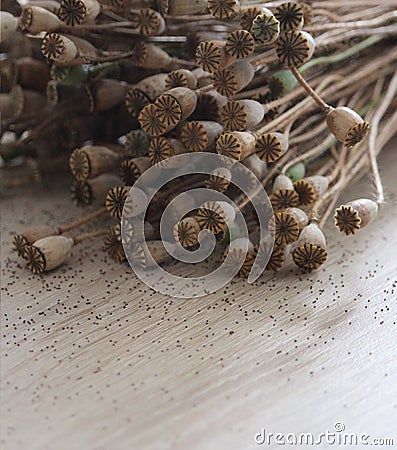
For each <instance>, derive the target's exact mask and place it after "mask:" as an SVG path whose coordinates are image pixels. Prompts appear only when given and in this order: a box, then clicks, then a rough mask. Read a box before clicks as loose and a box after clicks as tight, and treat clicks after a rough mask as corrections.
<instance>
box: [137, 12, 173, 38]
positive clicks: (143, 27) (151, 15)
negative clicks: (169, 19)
mask: <svg viewBox="0 0 397 450" xmlns="http://www.w3.org/2000/svg"><path fill="white" fill-rule="evenodd" d="M132 23H133V24H134V28H136V29H137V30H138V31H139V33H141V34H143V35H144V36H156V35H159V34H162V33H164V31H165V28H166V25H165V20H164V19H163V17H162V16H161V14H160V13H159V12H157V11H154V10H153V9H151V8H143V9H140V10H139V11H138V12H136V13H134V14H133V16H132Z"/></svg>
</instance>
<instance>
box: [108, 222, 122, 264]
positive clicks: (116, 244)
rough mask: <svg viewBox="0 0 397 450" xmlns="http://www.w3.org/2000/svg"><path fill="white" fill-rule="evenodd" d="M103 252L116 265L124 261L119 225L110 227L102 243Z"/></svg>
mask: <svg viewBox="0 0 397 450" xmlns="http://www.w3.org/2000/svg"><path fill="white" fill-rule="evenodd" d="M103 245H104V250H105V252H106V253H107V254H108V255H109V256H110V258H112V259H113V260H115V261H116V262H118V263H122V262H124V261H125V260H126V256H125V253H124V247H123V242H122V239H121V230H120V224H117V225H115V226H113V227H110V228H109V229H108V231H107V233H106V235H105V239H104V241H103Z"/></svg>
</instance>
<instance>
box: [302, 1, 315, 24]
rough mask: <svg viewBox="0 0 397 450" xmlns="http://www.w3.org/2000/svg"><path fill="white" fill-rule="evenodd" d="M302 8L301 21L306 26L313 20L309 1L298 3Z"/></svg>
mask: <svg viewBox="0 0 397 450" xmlns="http://www.w3.org/2000/svg"><path fill="white" fill-rule="evenodd" d="M300 7H301V8H302V10H303V23H304V24H305V25H306V26H307V25H310V24H311V23H312V22H313V17H314V11H313V7H312V6H311V5H310V3H300Z"/></svg>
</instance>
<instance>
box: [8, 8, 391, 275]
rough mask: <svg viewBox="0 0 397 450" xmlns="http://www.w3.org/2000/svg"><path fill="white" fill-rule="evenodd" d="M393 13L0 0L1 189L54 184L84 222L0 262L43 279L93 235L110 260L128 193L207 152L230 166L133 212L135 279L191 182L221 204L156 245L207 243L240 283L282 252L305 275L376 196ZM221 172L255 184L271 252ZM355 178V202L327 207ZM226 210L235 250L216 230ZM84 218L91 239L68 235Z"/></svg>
mask: <svg viewBox="0 0 397 450" xmlns="http://www.w3.org/2000/svg"><path fill="white" fill-rule="evenodd" d="M396 8H397V2H396V1H394V0H391V1H388V2H376V1H374V0H365V1H359V0H334V1H325V0H324V1H320V0H318V1H314V0H313V1H307V0H301V1H290V2H283V1H273V2H261V1H259V0H258V1H246V2H245V1H242V0H240V1H239V0H208V1H207V0H196V1H194V2H192V1H190V0H61V1H58V0H31V1H29V2H28V3H26V4H22V3H21V4H19V3H18V2H16V1H12V0H4V1H3V2H2V5H1V57H2V63H1V79H2V83H1V94H0V95H1V142H0V144H1V147H0V154H1V159H2V167H1V170H2V172H3V185H4V187H5V188H6V189H13V188H15V187H17V186H18V187H20V186H23V185H26V186H31V185H32V183H34V182H37V183H40V182H41V181H42V179H43V177H46V176H50V175H51V174H54V173H58V174H62V173H66V172H68V173H69V171H71V173H72V175H73V182H72V185H71V198H72V200H71V201H74V202H75V203H76V204H77V205H78V206H80V207H82V208H83V209H84V213H83V214H82V216H81V218H80V219H79V220H77V221H75V222H73V223H70V224H62V225H59V224H57V225H56V226H48V225H43V226H40V227H34V228H31V229H28V230H25V231H22V232H21V233H19V234H17V235H16V236H15V237H14V242H13V244H14V249H15V251H16V252H17V254H18V255H19V256H20V257H21V258H23V259H24V260H25V261H26V264H27V266H28V268H29V269H31V270H32V271H33V272H34V273H42V272H46V271H49V270H52V269H54V268H56V267H58V266H60V265H61V264H62V263H63V262H64V261H65V260H66V259H68V258H69V256H70V254H71V251H72V249H73V247H75V246H76V245H78V244H79V243H80V242H82V241H85V240H86V239H98V238H102V239H103V242H104V247H105V251H106V252H107V254H108V255H109V257H110V258H112V259H114V260H116V261H118V262H123V261H125V260H126V255H125V251H124V247H123V242H122V237H121V227H120V221H121V218H122V214H123V207H124V204H125V202H126V199H127V197H128V194H129V191H130V188H131V186H133V185H134V183H135V182H136V180H137V179H138V178H139V177H140V176H141V175H142V174H143V173H145V172H146V171H147V170H148V169H149V168H150V167H152V166H155V165H161V164H163V163H164V162H165V161H167V160H168V159H169V158H171V157H172V156H175V155H181V154H187V153H190V152H211V153H217V154H219V155H221V156H223V157H228V161H229V162H228V163H226V159H225V164H224V165H220V167H219V168H217V169H216V170H214V171H213V173H211V174H210V175H202V174H200V173H197V174H196V175H193V176H188V177H187V176H182V177H180V178H179V179H177V180H174V181H173V182H171V183H169V184H168V185H166V186H165V187H163V188H162V189H161V190H160V191H159V192H158V193H157V194H156V196H155V197H154V199H153V201H152V204H151V205H150V206H149V209H148V211H147V212H146V216H145V221H144V234H145V239H146V241H147V247H145V249H143V247H142V246H140V245H139V243H138V244H136V245H135V247H134V249H132V250H131V254H132V256H131V255H129V257H130V256H131V257H133V258H136V259H137V260H139V261H140V264H141V266H142V267H146V266H147V265H148V264H149V261H150V260H153V259H154V260H155V261H156V262H157V263H166V262H167V261H169V260H170V255H169V254H168V253H167V252H166V249H165V247H164V243H163V242H162V240H161V239H160V234H159V221H160V218H161V214H162V212H163V211H164V209H165V208H166V207H167V205H168V204H169V203H170V202H171V200H172V199H173V198H175V197H176V196H177V195H178V194H180V193H181V192H185V191H188V190H189V189H192V188H193V187H205V188H207V189H211V190H214V191H217V192H219V193H222V194H225V195H227V196H228V197H229V198H230V199H232V200H233V203H234V206H231V205H230V204H228V203H227V202H222V201H208V202H204V203H203V204H202V205H201V206H200V207H199V208H196V209H193V210H191V211H190V212H189V213H188V214H186V216H185V217H183V218H182V219H180V220H179V221H178V222H177V223H176V225H175V227H174V230H173V232H172V236H173V238H174V239H175V240H177V241H179V242H180V244H182V246H183V247H185V248H187V249H195V248H196V247H197V246H198V245H199V237H198V236H199V233H200V231H201V230H209V231H211V232H212V233H213V234H214V235H215V236H216V238H217V242H218V245H220V246H223V249H224V252H225V254H226V253H227V252H230V253H232V254H233V255H234V256H233V259H232V261H235V264H236V265H239V267H241V268H240V269H239V271H238V275H239V276H242V277H246V276H247V275H248V273H249V272H250V269H251V267H252V265H253V263H254V261H255V260H260V259H261V258H262V259H263V260H264V261H265V262H264V266H265V268H266V269H267V270H272V271H278V270H280V269H281V268H282V266H283V265H284V263H285V260H286V258H287V256H288V255H291V256H292V259H293V261H294V262H295V264H296V265H297V266H299V267H300V268H302V269H304V270H314V269H317V268H318V267H320V266H321V265H322V264H324V262H325V261H326V259H327V249H326V239H325V236H324V233H323V228H324V225H325V223H326V221H327V219H328V218H329V217H330V216H333V217H334V222H335V225H336V227H337V228H338V229H339V231H340V232H341V233H344V234H345V235H347V236H351V235H354V234H356V233H357V232H359V231H360V230H361V229H362V228H364V227H365V226H366V225H368V224H369V223H370V222H371V221H373V220H374V219H375V217H376V216H377V215H378V212H379V209H380V208H381V206H382V204H383V203H384V201H385V200H384V192H383V187H382V181H381V177H380V173H379V169H378V164H377V156H378V154H379V153H380V152H381V150H382V149H383V148H384V147H385V145H386V144H387V142H388V141H389V140H390V139H391V138H392V137H393V135H394V134H395V133H396V130H397V116H396V104H397V102H396V91H397V75H396V73H397V71H396V68H397V53H396V51H395V45H396V36H397V25H396V18H397V13H396ZM230 160H232V161H234V162H236V163H237V162H239V163H241V164H243V165H244V166H245V167H246V168H247V169H249V171H250V172H251V173H252V174H253V176H255V177H256V178H257V179H258V180H259V181H260V183H261V184H262V185H263V186H264V188H265V189H266V192H267V193H268V195H269V197H270V200H271V205H272V208H273V212H272V216H271V218H270V220H269V223H268V229H269V231H270V233H271V235H272V237H273V238H274V239H272V240H271V241H269V240H268V239H262V240H261V238H260V236H261V233H260V232H259V230H258V229H259V224H258V220H257V217H256V215H255V211H254V209H253V208H252V204H251V202H250V199H249V198H248V197H247V196H246V195H244V194H242V193H241V192H239V190H238V189H236V188H235V186H234V185H233V176H232V172H231V170H230V165H229V166H228V164H230ZM368 171H370V173H371V174H372V180H373V183H370V184H369V185H368V189H367V192H363V198H358V199H352V200H351V201H349V202H347V203H345V204H343V205H338V198H339V197H340V195H341V193H342V192H343V191H344V190H345V189H346V187H347V186H348V185H350V184H351V183H352V182H353V181H355V180H356V179H357V178H358V177H360V176H361V175H363V174H364V173H366V172H368ZM257 194H258V195H259V193H257ZM252 195H254V196H255V195H256V192H253V193H252ZM141 196H142V198H141V199H140V198H138V199H137V200H136V202H135V207H136V210H135V211H134V212H133V214H132V215H133V216H134V217H135V216H136V217H138V216H139V214H142V212H143V206H142V205H144V204H145V201H146V200H147V197H148V193H147V192H144V191H141ZM138 197H139V195H138ZM237 210H239V211H241V212H242V213H243V215H244V217H245V219H246V223H247V226H248V231H249V237H248V238H243V237H242V236H241V233H240V230H239V229H238V227H237V226H235V227H234V226H233V219H234V217H235V214H236V211H237ZM175 213H176V212H175ZM105 217H106V218H107V219H106V220H105V219H104V218H105ZM109 218H111V220H113V221H114V223H113V224H112V226H110V227H109V226H108V225H109V224H108V222H109ZM88 222H92V223H95V224H97V228H96V229H95V230H94V231H91V232H86V233H83V234H81V233H80V234H75V233H76V231H75V230H77V229H78V228H79V227H82V226H84V225H85V224H87V223H88ZM231 223H232V225H230V224H231ZM104 224H107V226H106V227H104V228H103V226H104ZM131 227H132V228H133V224H131ZM273 240H274V245H273ZM148 249H149V250H148ZM148 251H149V252H150V254H151V256H152V258H148V254H147V252H148ZM145 252H146V253H145ZM269 252H270V259H269V258H268V257H266V255H268V254H269Z"/></svg>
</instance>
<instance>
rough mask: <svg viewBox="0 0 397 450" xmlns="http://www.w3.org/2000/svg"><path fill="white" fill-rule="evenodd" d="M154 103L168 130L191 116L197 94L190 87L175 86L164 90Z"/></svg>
mask: <svg viewBox="0 0 397 450" xmlns="http://www.w3.org/2000/svg"><path fill="white" fill-rule="evenodd" d="M154 104H155V106H156V108H157V116H158V117H159V119H160V121H161V122H162V123H164V125H165V126H166V128H167V130H168V131H169V130H171V129H172V128H175V127H176V126H177V125H178V124H179V123H180V122H182V121H183V120H186V119H187V118H188V117H189V116H191V114H192V113H193V111H194V110H195V109H196V105H197V94H196V93H195V91H192V90H191V89H188V88H184V87H177V88H173V89H170V90H168V91H165V92H164V94H162V95H160V97H158V98H157V100H156V101H155V102H154Z"/></svg>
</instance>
